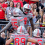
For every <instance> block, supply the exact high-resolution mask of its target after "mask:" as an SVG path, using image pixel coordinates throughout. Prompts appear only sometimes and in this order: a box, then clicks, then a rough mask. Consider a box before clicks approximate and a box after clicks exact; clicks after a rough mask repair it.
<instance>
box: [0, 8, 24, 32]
mask: <svg viewBox="0 0 45 45" xmlns="http://www.w3.org/2000/svg"><path fill="white" fill-rule="evenodd" d="M21 14H22V12H21V10H20V9H18V8H15V9H14V10H13V15H14V16H12V17H10V21H9V23H8V24H7V25H6V26H5V27H4V28H3V29H2V30H1V31H0V33H1V32H3V31H5V30H7V29H8V28H9V27H10V26H11V25H12V26H13V28H14V30H15V32H16V30H17V28H18V26H24V20H23V19H24V18H23V17H20V16H19V15H21Z"/></svg>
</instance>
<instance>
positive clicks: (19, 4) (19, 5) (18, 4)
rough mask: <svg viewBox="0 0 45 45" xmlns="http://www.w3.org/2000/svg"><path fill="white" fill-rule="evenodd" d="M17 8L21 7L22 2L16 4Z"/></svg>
mask: <svg viewBox="0 0 45 45" xmlns="http://www.w3.org/2000/svg"><path fill="white" fill-rule="evenodd" d="M16 8H19V9H21V3H20V2H18V3H17V4H16ZM21 10H22V9H21Z"/></svg>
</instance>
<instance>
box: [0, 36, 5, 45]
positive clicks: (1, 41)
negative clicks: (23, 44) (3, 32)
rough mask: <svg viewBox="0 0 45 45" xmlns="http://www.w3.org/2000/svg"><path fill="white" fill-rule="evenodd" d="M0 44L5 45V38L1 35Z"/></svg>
mask: <svg viewBox="0 0 45 45" xmlns="http://www.w3.org/2000/svg"><path fill="white" fill-rule="evenodd" d="M0 45H5V40H4V39H3V38H2V37H0Z"/></svg>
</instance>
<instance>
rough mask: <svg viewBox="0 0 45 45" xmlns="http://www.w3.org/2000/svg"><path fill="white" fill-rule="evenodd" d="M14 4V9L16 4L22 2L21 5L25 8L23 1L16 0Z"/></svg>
mask: <svg viewBox="0 0 45 45" xmlns="http://www.w3.org/2000/svg"><path fill="white" fill-rule="evenodd" d="M13 2H14V7H16V4H17V3H18V2H20V3H21V8H22V7H23V2H22V1H19V0H15V1H13Z"/></svg>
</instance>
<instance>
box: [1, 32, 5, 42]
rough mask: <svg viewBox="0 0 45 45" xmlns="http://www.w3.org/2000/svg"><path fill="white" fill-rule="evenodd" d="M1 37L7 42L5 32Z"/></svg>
mask: <svg viewBox="0 0 45 45" xmlns="http://www.w3.org/2000/svg"><path fill="white" fill-rule="evenodd" d="M1 37H2V38H3V39H4V40H5V42H6V37H5V33H4V32H2V33H1Z"/></svg>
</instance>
